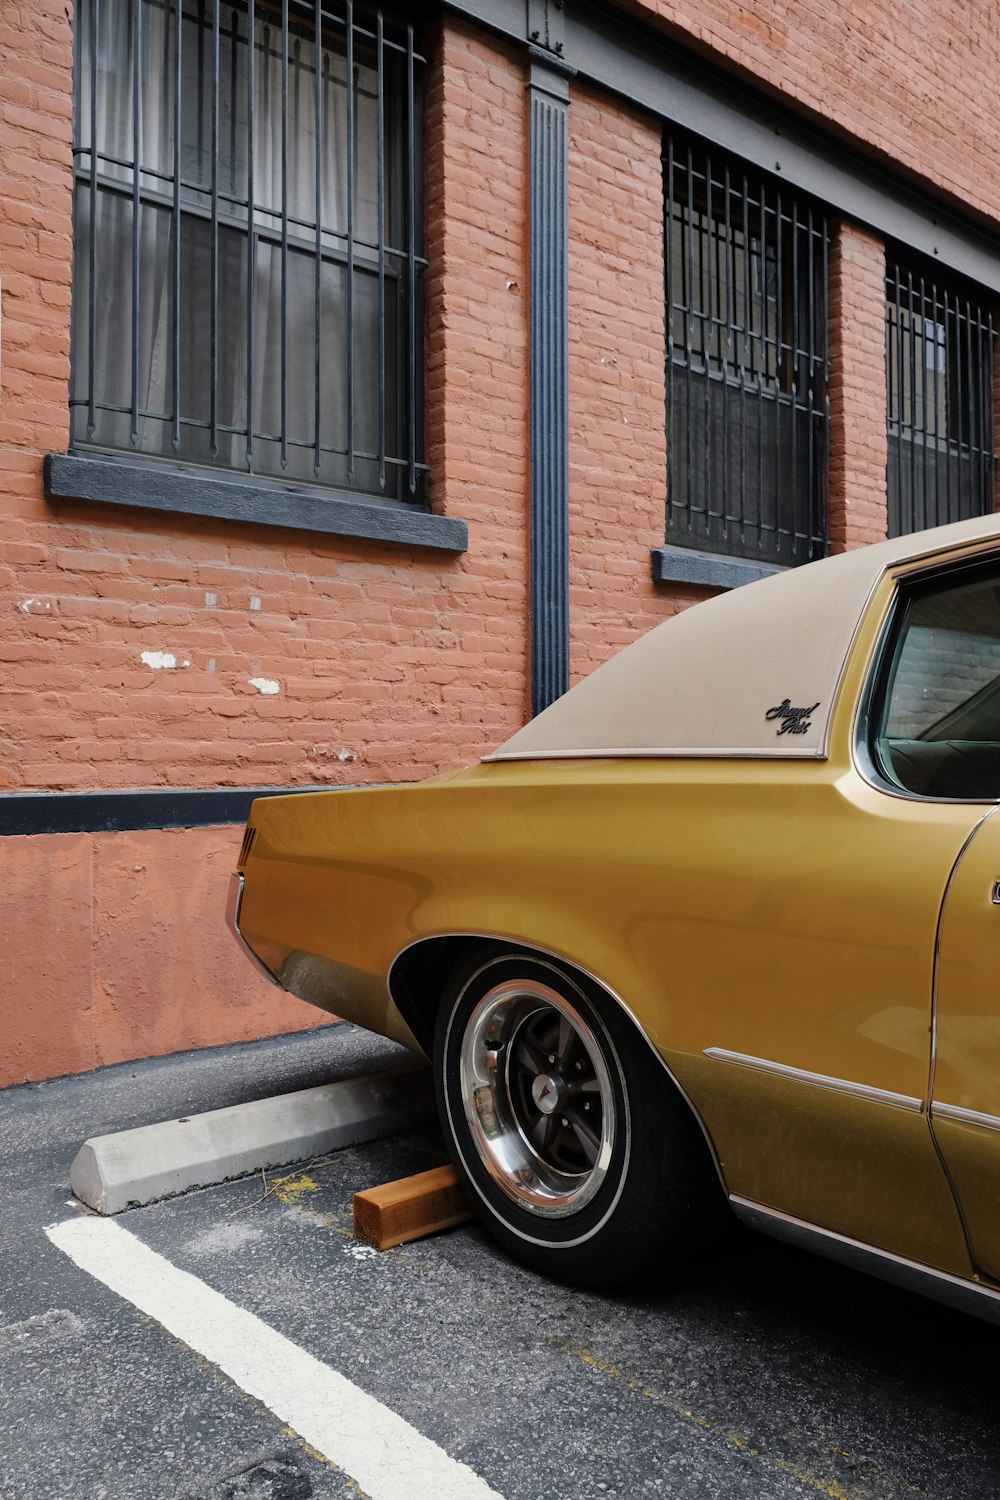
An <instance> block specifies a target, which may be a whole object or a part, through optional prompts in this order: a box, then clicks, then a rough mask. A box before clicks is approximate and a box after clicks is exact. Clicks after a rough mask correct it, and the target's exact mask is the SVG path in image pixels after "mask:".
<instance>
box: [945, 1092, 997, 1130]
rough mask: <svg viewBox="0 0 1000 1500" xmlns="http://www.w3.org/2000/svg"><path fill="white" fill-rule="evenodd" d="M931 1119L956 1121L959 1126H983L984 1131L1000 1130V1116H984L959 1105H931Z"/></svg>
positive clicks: (976, 1110) (977, 1111) (975, 1110)
mask: <svg viewBox="0 0 1000 1500" xmlns="http://www.w3.org/2000/svg"><path fill="white" fill-rule="evenodd" d="M931 1118H932V1119H941V1120H955V1121H957V1122H958V1124H959V1125H981V1126H982V1128H983V1129H984V1130H1000V1115H984V1114H982V1113H981V1112H980V1111H979V1110H978V1109H962V1108H961V1107H960V1106H959V1105H957V1104H939V1103H938V1101H937V1100H936V1099H935V1100H934V1102H933V1104H932V1105H931Z"/></svg>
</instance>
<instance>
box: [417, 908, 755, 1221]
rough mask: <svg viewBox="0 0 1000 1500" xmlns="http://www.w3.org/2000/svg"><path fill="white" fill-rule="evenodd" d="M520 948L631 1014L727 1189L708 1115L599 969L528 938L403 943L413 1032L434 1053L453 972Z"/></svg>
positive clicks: (479, 937) (480, 937)
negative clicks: (471, 960) (477, 958)
mask: <svg viewBox="0 0 1000 1500" xmlns="http://www.w3.org/2000/svg"><path fill="white" fill-rule="evenodd" d="M512 950H513V951H519V952H522V953H524V954H527V955H529V956H530V957H532V958H542V959H551V960H553V961H555V962H556V963H558V964H559V965H560V966H561V967H562V968H563V969H566V970H567V971H569V972H570V973H571V974H574V975H576V977H577V978H578V979H579V980H580V981H581V982H582V983H583V984H584V985H585V986H586V987H587V988H590V987H596V988H598V989H600V990H602V991H603V993H604V994H605V995H606V996H607V998H608V999H609V1000H610V1001H611V1002H612V1003H614V1004H616V1005H617V1006H619V1007H620V1009H621V1010H622V1012H623V1014H625V1015H626V1016H628V1019H629V1021H630V1022H631V1024H632V1025H633V1026H634V1027H635V1029H636V1031H637V1032H638V1033H639V1035H640V1037H641V1038H642V1040H643V1041H644V1042H645V1044H646V1045H647V1046H648V1047H649V1048H650V1050H651V1051H652V1052H653V1053H654V1055H655V1056H656V1058H657V1059H658V1061H659V1062H660V1064H661V1066H662V1068H663V1079H664V1083H665V1084H666V1086H667V1087H668V1088H670V1089H673V1090H674V1092H675V1093H676V1095H677V1097H678V1098H679V1099H680V1100H682V1101H683V1103H684V1105H685V1106H686V1108H687V1109H688V1111H689V1112H690V1115H691V1118H692V1119H693V1120H694V1122H695V1124H696V1125H697V1126H698V1129H699V1130H700V1132H701V1134H702V1136H703V1137H704V1140H705V1145H706V1146H707V1148H708V1153H709V1156H710V1157H711V1161H712V1166H713V1167H714V1170H715V1173H716V1175H717V1177H718V1179H719V1183H720V1185H721V1187H722V1190H723V1192H724V1193H726V1192H727V1188H726V1180H725V1176H724V1174H723V1171H722V1166H721V1163H720V1161H719V1158H718V1155H717V1153H716V1150H715V1146H714V1143H713V1141H712V1138H711V1136H710V1135H709V1133H708V1129H707V1127H706V1125H705V1122H704V1120H703V1119H702V1118H701V1115H700V1113H699V1111H698V1110H697V1109H696V1108H695V1106H694V1104H693V1103H692V1102H691V1100H690V1099H689V1098H688V1096H687V1094H686V1093H685V1092H684V1090H683V1089H682V1088H681V1086H680V1084H679V1083H678V1082H677V1080H676V1078H675V1077H674V1075H673V1073H672V1072H671V1071H670V1069H669V1068H668V1067H667V1065H666V1063H665V1062H664V1061H663V1059H662V1057H660V1054H659V1053H658V1052H657V1050H656V1048H655V1047H653V1044H652V1042H650V1040H649V1038H648V1037H647V1036H646V1034H645V1032H644V1031H643V1029H642V1027H641V1026H640V1025H639V1023H638V1021H637V1020H636V1019H635V1017H634V1016H632V1015H631V1014H630V1013H629V1011H628V1008H627V1007H626V1006H625V1005H623V1004H622V1002H621V1001H620V1000H619V999H618V997H617V996H616V995H615V994H614V993H613V992H612V991H610V990H609V989H608V988H607V986H606V985H604V984H602V983H601V981H600V980H599V979H597V978H596V977H595V976H594V975H592V974H588V973H587V972H586V971H585V970H582V969H579V968H577V966H576V965H575V964H573V963H571V962H569V961H568V960H566V959H563V958H559V957H558V956H557V955H556V954H554V953H549V952H547V951H546V950H545V949H543V948H533V947H530V946H527V945H525V944H523V943H515V942H511V941H509V940H503V939H500V938H488V937H486V936H484V935H482V934H477V933H462V934H455V935H450V936H448V937H434V938H424V939H422V940H421V941H418V942H416V943H413V944H412V945H411V946H410V947H409V948H404V949H403V951H402V953H400V954H399V955H398V956H397V957H396V958H395V959H394V961H393V964H392V967H391V968H390V970H389V976H388V985H389V993H390V994H391V996H392V998H393V1000H394V1001H395V1003H396V1007H397V1009H398V1010H399V1012H400V1014H401V1015H402V1017H403V1020H404V1021H405V1022H406V1024H407V1026H409V1028H410V1030H411V1031H412V1032H413V1035H414V1037H415V1038H416V1040H417V1041H418V1042H419V1043H420V1045H421V1047H422V1048H423V1050H424V1052H425V1053H426V1054H427V1056H428V1057H432V1056H433V1054H434V1027H435V1023H436V1021H437V1012H438V1006H439V1004H440V1002H441V996H442V994H443V993H444V989H445V986H446V984H447V982H448V978H449V976H450V975H451V974H452V972H453V971H454V970H455V969H456V968H457V966H458V965H459V964H461V963H464V962H465V961H466V959H467V958H468V957H469V956H470V955H471V954H472V953H473V952H481V953H483V954H484V956H486V955H488V954H489V953H490V951H496V952H501V953H509V952H511V951H512Z"/></svg>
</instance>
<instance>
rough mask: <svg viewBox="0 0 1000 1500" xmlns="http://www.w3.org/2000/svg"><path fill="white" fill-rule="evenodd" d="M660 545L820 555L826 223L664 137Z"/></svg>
mask: <svg viewBox="0 0 1000 1500" xmlns="http://www.w3.org/2000/svg"><path fill="white" fill-rule="evenodd" d="M664 182H665V197H666V280H667V309H668V338H667V344H668V348H667V421H668V429H667V434H668V474H667V541H668V542H672V543H676V544H678V545H681V546H690V547H698V548H702V549H703V550H707V551H711V552H719V553H726V554H729V555H732V556H737V557H744V558H753V559H757V560H761V561H766V562H773V563H780V564H791V563H800V562H807V561H809V560H810V559H812V558H814V557H820V556H822V555H823V554H824V552H825V551H826V508H827V467H828V466H827V428H828V401H827V377H828V364H827V305H828V298H827V248H828V237H827V226H826V220H825V218H824V216H823V213H822V211H821V210H819V209H817V208H816V207H814V206H813V205H811V204H810V203H808V202H807V201H805V200H802V199H800V198H797V197H795V196H793V195H792V194H791V193H789V192H787V191H785V190H784V189H783V188H782V187H780V186H779V185H778V184H777V183H776V182H774V181H772V180H769V179H768V178H766V177H764V176H762V175H761V174H760V173H759V172H757V171H756V170H755V169H751V168H749V167H746V166H744V165H743V164H741V163H740V162H738V161H735V160H732V159H728V158H726V157H723V156H720V155H717V154H710V153H709V152H708V150H707V149H706V148H705V147H704V146H702V145H699V144H696V143H692V142H689V141H686V140H681V139H676V140H674V139H670V140H668V141H667V143H666V147H665V155H664Z"/></svg>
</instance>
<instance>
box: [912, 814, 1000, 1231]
mask: <svg viewBox="0 0 1000 1500" xmlns="http://www.w3.org/2000/svg"><path fill="white" fill-rule="evenodd" d="M995 812H996V808H995V807H993V808H991V809H990V811H989V812H988V813H985V814H984V815H983V816H982V817H981V818H977V820H976V822H975V824H974V826H973V827H972V828H971V829H970V830H969V832H968V834H967V835H966V838H965V842H964V843H963V845H962V847H961V849H959V851H958V854H957V855H956V856H955V863H954V864H953V865H952V867H951V869H950V870H949V871H948V879H947V880H946V881H945V884H944V895H943V896H942V897H941V905H940V906H939V907H938V916H937V926H936V927H935V929H934V968H933V972H932V975H931V1057H930V1065H929V1067H928V1069H927V1094H926V1097H925V1100H924V1103H925V1105H926V1107H927V1108H928V1109H929V1108H930V1105H931V1101H932V1099H933V1098H934V1080H935V1078H936V1076H937V1045H938V990H939V988H940V981H941V936H942V932H943V929H944V919H945V914H946V912H947V910H948V902H949V900H950V898H951V888H952V886H953V885H954V884H955V877H956V876H957V875H958V871H959V867H960V866H961V863H962V861H963V860H964V858H965V856H966V854H968V852H969V848H970V846H971V844H972V842H973V840H974V839H975V837H976V835H977V834H978V832H979V830H980V829H981V828H983V827H985V825H986V824H987V823H988V822H989V820H990V818H992V817H993V814H994V813H995ZM932 1130H933V1127H932ZM947 1170H948V1169H947V1167H945V1171H946V1172H947ZM950 1180H951V1179H950V1175H949V1181H950ZM952 1191H953V1192H954V1185H953V1186H952ZM955 1202H956V1204H958V1203H959V1199H958V1194H957V1193H955ZM959 1212H961V1205H960V1204H959Z"/></svg>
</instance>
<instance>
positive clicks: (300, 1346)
mask: <svg viewBox="0 0 1000 1500" xmlns="http://www.w3.org/2000/svg"><path fill="white" fill-rule="evenodd" d="M400 1055H405V1054H401V1053H400V1050H399V1049H397V1048H394V1047H393V1046H392V1045H391V1044H389V1043H385V1042H382V1041H380V1040H378V1039H376V1038H373V1037H370V1036H368V1035H366V1034H365V1033H363V1032H360V1031H358V1030H356V1029H355V1028H352V1027H349V1026H336V1027H330V1028H326V1029H324V1030H322V1031H320V1032H315V1033H307V1034H305V1035H300V1036H294V1037H286V1038H277V1039H274V1040H270V1041H266V1042H260V1043H253V1044H246V1045H241V1046H235V1047H229V1048H219V1049H214V1050H212V1051H210V1052H204V1053H196V1054H182V1055H179V1056H176V1057H171V1058H166V1059H160V1060H155V1061H151V1062H144V1063H132V1064H123V1065H121V1066H118V1067H113V1068H107V1069H103V1070H101V1071H100V1072H98V1073H94V1074H90V1075H84V1076H81V1077H78V1078H71V1079H62V1080H58V1081H55V1082H52V1083H46V1084H40V1085H26V1086H24V1087H22V1088H16V1089H8V1090H6V1091H4V1092H2V1093H0V1165H2V1173H3V1176H2V1181H3V1192H2V1194H0V1497H2V1500H53V1497H58V1500H161V1497H162V1500H240V1497H253V1500H308V1497H311V1496H315V1497H338V1500H339V1497H348V1496H349V1497H351V1500H357V1497H358V1496H359V1494H363V1493H364V1491H363V1489H362V1488H361V1487H360V1486H359V1483H358V1481H357V1479H356V1477H355V1476H354V1475H352V1474H351V1473H350V1472H349V1471H347V1470H346V1469H344V1468H337V1467H336V1466H335V1465H334V1464H332V1463H331V1462H330V1461H329V1459H328V1458H327V1457H324V1455H323V1454H322V1453H321V1452H319V1451H318V1450H317V1449H316V1448H315V1447H314V1446H311V1445H310V1443H309V1442H307V1441H306V1440H305V1439H304V1438H303V1437H302V1435H301V1434H300V1433H299V1432H298V1431H297V1430H296V1429H295V1427H294V1426H293V1425H290V1424H288V1423H286V1422H283V1420H282V1419H281V1417H280V1416H276V1415H275V1414H274V1412H273V1411H272V1410H271V1409H269V1407H268V1406H267V1405H265V1404H263V1402H262V1401H261V1400H260V1399H258V1398H257V1397H256V1396H254V1395H253V1394H251V1393H248V1390H247V1388H246V1383H244V1385H241V1384H240V1381H239V1379H237V1378H234V1377H233V1376H232V1375H230V1374H224V1373H222V1371H221V1370H220V1368H219V1366H218V1364H217V1363H215V1362H213V1360H212V1359H210V1358H207V1357H206V1356H205V1355H204V1354H203V1353H202V1352H200V1351H199V1348H198V1347H196V1346H197V1345H198V1344H199V1342H200V1341H199V1340H198V1339H197V1337H193V1339H192V1343H190V1344H189V1343H187V1342H185V1341H183V1340H182V1339H180V1338H179V1337H177V1336H175V1335H174V1334H172V1333H170V1332H168V1331H167V1328H166V1327H165V1326H164V1325H163V1323H162V1322H161V1321H159V1320H158V1319H157V1317H156V1316H151V1315H150V1314H149V1313H144V1312H141V1311H139V1310H138V1309H137V1308H136V1307H135V1306H133V1305H132V1304H131V1303H130V1302H129V1301H126V1300H124V1299H123V1298H122V1297H121V1296H119V1295H118V1294H117V1293H116V1292H114V1291H112V1290H111V1289H110V1287H109V1286H108V1285H105V1284H104V1283H103V1282H102V1281H101V1280H100V1279H97V1278H96V1277H95V1276H93V1275H91V1274H89V1273H88V1272H87V1271H85V1270H83V1269H81V1268H80V1266H78V1265H77V1264H75V1263H74V1261H73V1260H72V1259H71V1258H70V1257H69V1256H68V1255H67V1254H66V1253H64V1252H63V1250H62V1249H60V1248H59V1247H58V1246H57V1245H56V1244H54V1243H53V1242H52V1241H51V1240H50V1238H49V1237H48V1235H47V1234H46V1230H47V1228H48V1227H49V1226H52V1225H54V1224H60V1223H65V1222H67V1221H71V1220H74V1219H75V1218H76V1216H77V1215H78V1213H79V1207H78V1206H76V1207H74V1206H73V1204H72V1202H71V1201H68V1200H70V1194H69V1187H68V1184H69V1169H70V1164H71V1162H72V1159H73V1156H74V1155H75V1152H76V1150H77V1148H78V1146H79V1145H80V1144H81V1142H82V1141H83V1140H84V1139H85V1138H86V1137H88V1136H90V1135H95V1134H99V1133H103V1132H107V1131H110V1130H115V1129H124V1128H127V1127H129V1126H134V1125H141V1124H147V1123H150V1122H152V1121H154V1120H160V1119H167V1118H170V1117H174V1116H178V1115H185V1114H192V1113H196V1112H198V1111H201V1110H205V1109H212V1108H219V1107H221V1106H223V1105H228V1104H235V1103H238V1102H240V1101H241V1100H246V1099H252V1098H259V1097H262V1096H264V1095H267V1094H271V1093H282V1092H287V1091H289V1090H292V1089H299V1088H308V1087H311V1086H313V1085H315V1084H320V1083H324V1082H328V1081H331V1080H333V1079H336V1078H343V1077H351V1076H357V1075H360V1074H363V1073H365V1072H370V1071H374V1070H376V1069H378V1068H381V1067H384V1066H386V1064H387V1062H389V1061H391V1060H392V1059H394V1058H396V1057H397V1056H400ZM443 1160H444V1151H443V1147H442V1143H441V1140H440V1137H439V1135H438V1134H437V1132H436V1131H435V1130H425V1131H421V1132H419V1133H413V1134H410V1135H408V1136H406V1137H397V1138H394V1139H389V1140H385V1141H381V1142H376V1143H371V1144H367V1145H364V1146H358V1147H353V1148H351V1149H348V1150H345V1151H343V1152H339V1153H337V1154H336V1155H334V1156H332V1157H330V1158H328V1159H325V1160H323V1161H320V1162H314V1163H310V1164H303V1166H302V1167H299V1168H295V1167H292V1168H288V1169H287V1170H282V1171H281V1172H278V1173H275V1174H269V1176H268V1178H267V1179H266V1180H265V1181H263V1182H262V1181H261V1179H260V1178H251V1179H243V1180H241V1181H237V1182H231V1183H227V1184H225V1185H223V1186H220V1187H217V1188H210V1189H206V1190H203V1191H201V1192H196V1193H191V1194H188V1195H186V1196H184V1197H180V1198H176V1199H173V1200H171V1201H168V1202H166V1203H162V1204H158V1205H153V1206H152V1207H149V1208H145V1209H136V1210H133V1211H131V1212H129V1213H127V1214H123V1215H121V1216H119V1217H118V1219H116V1220H115V1221H114V1223H116V1224H118V1225H120V1226H122V1227H123V1228H125V1229H127V1230H128V1231H129V1232H130V1235H131V1236H134V1237H135V1238H136V1239H137V1240H138V1241H139V1242H141V1245H142V1246H145V1247H149V1249H151V1250H153V1251H155V1252H158V1254H159V1255H161V1256H162V1257H164V1260H165V1262H166V1263H168V1268H176V1271H177V1272H186V1273H189V1274H190V1275H191V1276H193V1277H195V1278H197V1281H198V1283H199V1285H201V1284H203V1285H204V1287H206V1288H208V1289H209V1291H208V1292H207V1293H206V1295H214V1294H219V1293H221V1294H222V1296H223V1297H224V1298H226V1299H227V1302H228V1304H231V1305H232V1306H233V1307H234V1308H235V1309H236V1310H237V1311H240V1312H242V1311H245V1312H248V1313H251V1314H253V1315H254V1317H255V1318H256V1319H257V1320H260V1323H262V1324H264V1325H266V1326H267V1328H269V1329H273V1330H277V1332H278V1333H280V1334H281V1335H283V1337H284V1340H285V1341H287V1345H286V1347H291V1346H294V1348H295V1349H296V1350H300V1351H303V1353H304V1355H306V1356H308V1357H310V1358H311V1359H312V1361H314V1362H315V1361H318V1362H320V1365H321V1366H322V1367H323V1369H324V1370H329V1371H336V1372H339V1375H340V1376H344V1377H346V1379H347V1380H348V1381H350V1382H351V1383H352V1388H356V1389H357V1390H358V1391H360V1392H361V1393H363V1394H364V1396H365V1398H366V1399H367V1398H372V1400H373V1409H377V1410H379V1411H384V1412H387V1413H389V1414H394V1416H395V1417H396V1418H402V1419H404V1421H405V1422H406V1423H408V1424H410V1427H411V1428H412V1429H414V1430H415V1432H416V1433H417V1434H420V1435H422V1437H423V1438H426V1439H430V1440H431V1441H432V1442H433V1444H436V1445H437V1446H438V1448H440V1449H441V1450H443V1453H444V1454H445V1455H448V1456H449V1457H450V1459H453V1460H455V1461H456V1462H457V1463H459V1464H465V1465H467V1466H468V1468H469V1469H470V1470H472V1471H473V1472H474V1474H475V1475H477V1476H479V1478H480V1479H481V1480H482V1481H484V1482H485V1484H486V1485H488V1486H489V1487H490V1488H492V1489H493V1490H494V1491H495V1492H496V1493H497V1494H498V1495H500V1496H502V1497H503V1500H582V1497H588V1500H590V1497H623V1500H625V1497H628V1500H631V1497H647V1496H657V1497H661V1496H662V1497H670V1500H716V1497H726V1500H729V1497H733V1500H736V1497H754V1500H757V1497H766V1500H786V1497H787V1500H792V1497H796V1500H816V1497H818V1496H825V1497H827V1500H904V1497H907V1500H912V1497H913V1496H926V1497H928V1500H990V1497H993V1496H1000V1427H998V1421H997V1398H996V1376H995V1369H996V1362H997V1356H998V1351H1000V1343H998V1340H1000V1330H997V1329H995V1328H993V1327H991V1326H990V1325H987V1324H985V1323H979V1322H977V1321H975V1320H973V1319H971V1318H969V1317H967V1316H965V1315H963V1314H959V1313H955V1312H952V1311H950V1310H948V1309H945V1308H942V1307H938V1306H937V1305H935V1304H934V1303H931V1302H928V1301H925V1300H923V1299H921V1298H918V1297H916V1296H913V1295H911V1294H909V1293H905V1292H902V1291H899V1290H896V1289H894V1288H890V1287H887V1286H883V1285H882V1284H880V1283H879V1282H876V1281H874V1280H871V1279H869V1278H867V1277H864V1276H862V1275H860V1274H857V1273H854V1272H850V1271H847V1270H845V1269H843V1268H840V1267H837V1266H833V1265H830V1264H827V1263H826V1262H823V1261H821V1260H818V1259H816V1258H814V1257H812V1256H809V1255H806V1254H804V1253H801V1252H797V1251H793V1250H791V1249H789V1248H787V1247H784V1246H781V1245H778V1244H775V1243H773V1242H769V1241H766V1240H763V1239H758V1238H755V1237H753V1236H751V1235H750V1234H748V1233H745V1232H742V1231H738V1230H735V1229H734V1230H733V1232H732V1234H731V1235H730V1237H729V1238H728V1239H726V1240H725V1241H724V1242H723V1243H721V1244H720V1245H719V1246H718V1248H717V1249H716V1250H715V1251H714V1252H713V1254H712V1255H710V1256H707V1257H705V1258H703V1259H702V1260H700V1261H699V1262H698V1263H696V1264H693V1265H691V1266H689V1267H688V1268H687V1269H686V1270H684V1272H683V1273H681V1274H679V1275H677V1274H675V1275H674V1276H673V1277H672V1278H671V1279H670V1280H669V1281H665V1282H664V1285H663V1286H662V1287H660V1288H657V1289H656V1290H655V1291H652V1292H651V1291H648V1290H647V1291H638V1290H635V1291H629V1292H626V1293H624V1294H621V1295H617V1296H613V1297H611V1296H605V1295H601V1296H597V1295H592V1294H585V1293H580V1292H574V1291H570V1290H568V1289H566V1288H563V1287H560V1286H556V1285H553V1284H551V1283H549V1282H547V1281H545V1280H544V1279H542V1278H541V1277H539V1276H537V1275H535V1274H534V1273H532V1272H530V1271H528V1270H525V1269H524V1268H522V1267H520V1266H518V1265H517V1264H515V1263H513V1262H511V1261H510V1260H508V1259H507V1258H506V1257H505V1256H504V1255H502V1254H501V1253H500V1252H499V1251H498V1250H497V1249H495V1248H494V1246H493V1245H492V1243H491V1241H490V1240H489V1239H488V1238H487V1237H486V1236H485V1234H484V1233H483V1232H482V1231H481V1230H480V1229H479V1227H478V1226H476V1225H470V1226H469V1227H466V1228H461V1229H457V1230H453V1231H450V1232H449V1233H446V1234H442V1235H439V1236H436V1237H433V1238H430V1239H427V1240H423V1241H418V1242H416V1243H413V1244H410V1245H406V1246H401V1247H399V1248H398V1249H395V1250H390V1251H387V1252H385V1253H384V1254H379V1253H377V1252H375V1251H370V1250H367V1249H365V1248H364V1247H362V1246H359V1245H358V1244H357V1243H356V1242H355V1241H354V1239H353V1237H352V1235H351V1200H352V1196H353V1194H354V1192H355V1191H357V1190H358V1189H361V1188H365V1187H371V1186H374V1185H375V1184H377V1183H380V1182H386V1181H390V1180H392V1179H394V1178H397V1177H401V1176H405V1175H407V1174H408V1173H410V1172H416V1171H421V1170H423V1169H425V1168H427V1167H430V1166H434V1165H436V1164H437V1163H439V1162H441V1161H443ZM190 1284H191V1285H193V1283H190ZM313 1368H318V1366H316V1365H315V1363H314V1364H313ZM420 1492H422V1491H421V1476H420V1475H419V1474H418V1473H417V1472H416V1471H414V1473H413V1493H414V1495H416V1494H418V1493H420Z"/></svg>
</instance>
